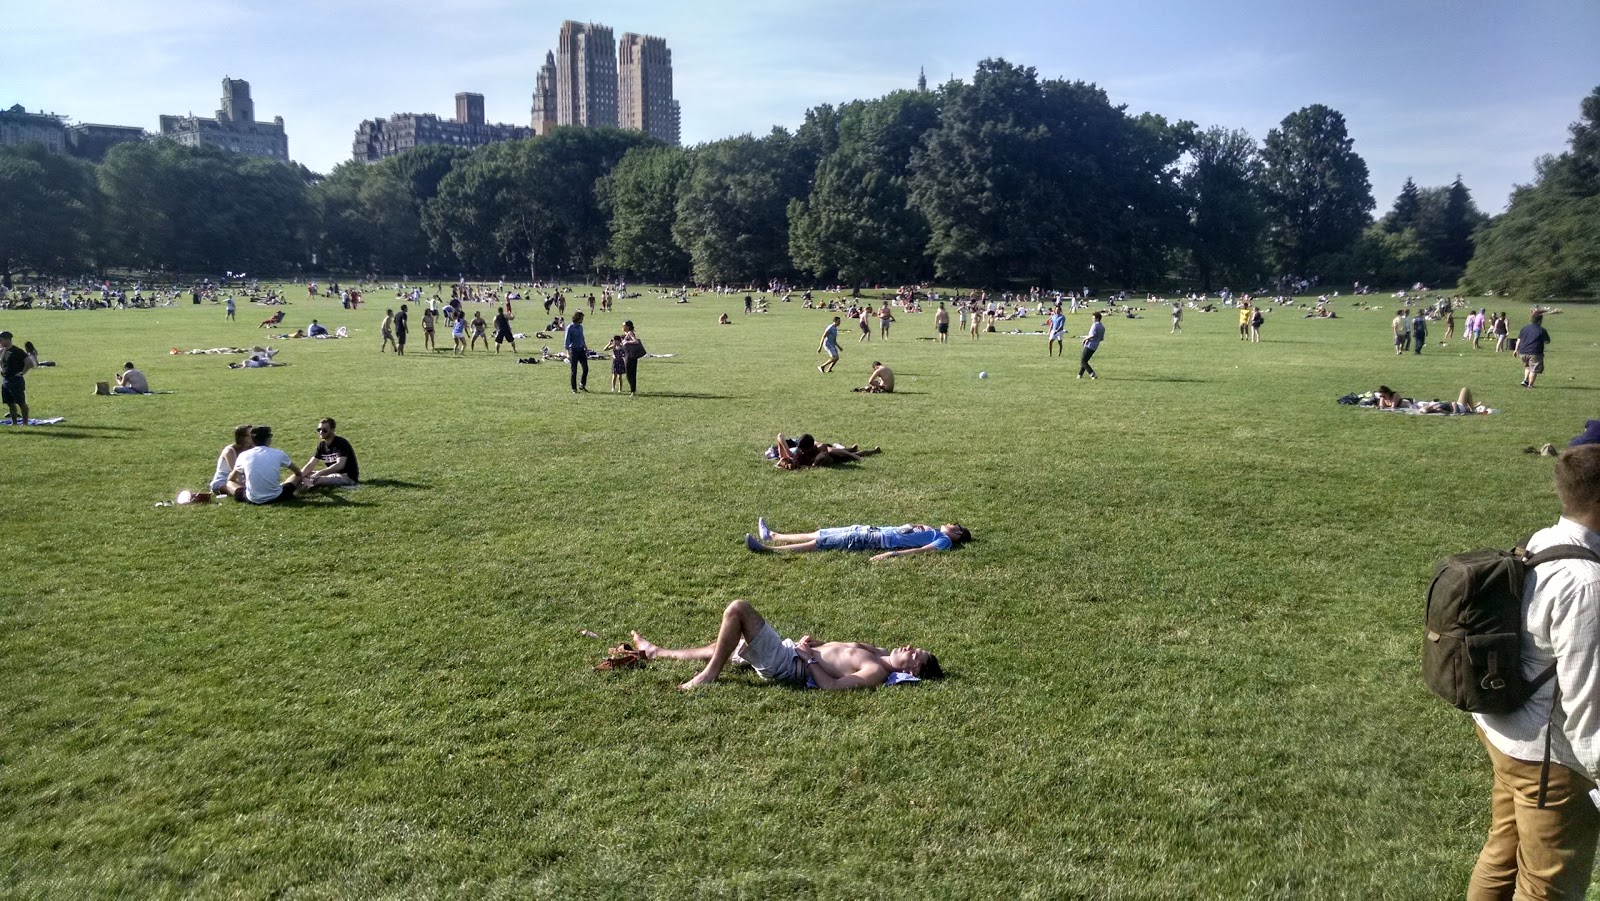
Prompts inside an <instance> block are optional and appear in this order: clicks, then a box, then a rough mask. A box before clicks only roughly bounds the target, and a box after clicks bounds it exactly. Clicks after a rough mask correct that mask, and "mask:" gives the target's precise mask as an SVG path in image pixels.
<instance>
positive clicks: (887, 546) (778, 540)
mask: <svg viewBox="0 0 1600 901" xmlns="http://www.w3.org/2000/svg"><path fill="white" fill-rule="evenodd" d="M756 529H757V530H758V531H759V532H760V533H761V539H760V540H759V541H758V540H756V537H755V536H754V535H750V534H748V533H747V534H746V535H745V536H744V546H745V547H747V548H749V549H750V550H752V551H754V552H755V553H758V554H769V553H788V554H795V553H805V552H807V551H868V550H882V551H883V553H881V554H874V555H873V556H872V557H871V558H870V559H871V560H872V562H874V563H876V562H878V561H880V560H887V559H889V558H890V557H904V556H906V555H907V554H920V553H924V552H927V551H948V550H950V549H951V548H953V547H955V546H956V545H958V544H961V543H963V542H967V541H971V540H972V533H971V532H969V531H968V530H967V527H966V526H963V525H961V524H960V523H954V522H947V523H945V524H944V525H942V526H939V527H938V528H934V527H933V526H925V525H922V524H921V523H906V524H905V525H903V526H842V527H839V528H835V529H818V530H817V531H815V532H774V531H773V530H772V529H769V528H767V520H766V519H765V518H764V517H763V518H761V519H757V520H756Z"/></svg>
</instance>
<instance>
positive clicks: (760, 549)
mask: <svg viewBox="0 0 1600 901" xmlns="http://www.w3.org/2000/svg"><path fill="white" fill-rule="evenodd" d="M744 546H745V547H747V548H749V549H750V550H752V551H754V552H755V553H757V554H766V553H769V552H770V551H771V548H768V547H765V546H763V545H762V544H761V542H759V541H757V540H756V536H754V535H751V534H750V533H749V532H746V533H744Z"/></svg>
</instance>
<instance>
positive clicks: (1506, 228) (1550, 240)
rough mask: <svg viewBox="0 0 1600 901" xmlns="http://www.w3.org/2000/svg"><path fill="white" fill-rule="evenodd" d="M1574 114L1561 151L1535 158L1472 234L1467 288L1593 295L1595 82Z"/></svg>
mask: <svg viewBox="0 0 1600 901" xmlns="http://www.w3.org/2000/svg"><path fill="white" fill-rule="evenodd" d="M1580 115H1581V118H1580V119H1579V120H1578V121H1577V122H1575V123H1573V124H1572V126H1571V127H1570V129H1569V131H1570V133H1571V135H1572V137H1571V141H1570V145H1569V147H1568V149H1567V151H1566V152H1564V153H1562V154H1561V155H1559V156H1546V157H1543V158H1541V159H1540V160H1538V161H1537V164H1536V176H1535V179H1534V182H1533V184H1531V185H1522V186H1519V187H1517V189H1516V190H1515V191H1513V192H1512V195H1511V205H1510V206H1509V207H1508V208H1507V209H1506V211H1505V213H1503V214H1501V215H1500V216H1498V217H1496V218H1495V219H1493V220H1491V221H1490V222H1489V223H1488V224H1487V225H1485V226H1484V227H1483V228H1481V229H1480V230H1479V231H1478V232H1477V233H1476V234H1475V235H1474V244H1475V253H1474V254H1473V256H1472V261H1471V262H1470V263H1469V264H1468V265H1467V274H1466V276H1465V278H1464V279H1463V284H1464V285H1465V286H1466V287H1467V288H1468V289H1470V290H1475V291H1487V290H1496V291H1507V292H1511V293H1513V294H1518V295H1522V296H1524V297H1530V298H1539V299H1542V298H1546V297H1574V298H1577V297H1585V298H1587V297H1600V87H1597V88H1595V89H1594V90H1593V91H1592V92H1590V94H1589V96H1587V97H1585V98H1584V99H1583V102H1582V104H1581V106H1580Z"/></svg>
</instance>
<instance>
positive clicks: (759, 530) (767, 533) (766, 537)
mask: <svg viewBox="0 0 1600 901" xmlns="http://www.w3.org/2000/svg"><path fill="white" fill-rule="evenodd" d="M756 534H757V535H760V536H761V540H762V541H771V540H772V530H771V529H769V528H767V518H766V517H765V516H757V517H756Z"/></svg>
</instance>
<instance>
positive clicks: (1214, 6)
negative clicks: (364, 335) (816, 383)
mask: <svg viewBox="0 0 1600 901" xmlns="http://www.w3.org/2000/svg"><path fill="white" fill-rule="evenodd" d="M564 19H578V20H583V21H594V22H600V23H603V24H606V25H610V26H611V27H612V28H613V29H614V30H615V31H616V33H617V34H619V35H620V34H621V33H622V32H624V31H637V32H643V33H648V34H655V35H660V36H662V37H664V38H666V40H667V45H668V47H670V48H671V49H672V53H673V64H674V76H675V81H676V95H677V98H678V100H679V102H680V103H681V104H682V106H683V137H684V141H685V143H689V144H692V143H698V142H702V141H711V140H716V139H718V138H723V137H727V136H730V135H736V134H741V133H745V132H751V133H755V134H761V133H764V132H766V131H767V130H769V129H770V128H771V127H772V126H773V125H782V126H785V127H788V128H794V127H795V126H797V125H798V124H799V123H800V121H801V119H802V118H803V117H804V115H805V111H806V109H808V108H810V107H813V106H816V105H819V104H823V103H840V102H843V101H848V100H852V99H863V98H870V97H877V96H881V95H882V94H884V93H887V92H889V91H891V90H895V89H897V88H904V87H910V86H912V85H913V83H914V82H915V80H916V77H917V71H918V68H919V67H925V68H926V69H927V73H928V80H929V82H930V84H935V85H937V84H939V83H941V82H943V81H945V80H947V79H949V78H951V77H955V78H960V79H968V80H970V78H971V77H972V72H973V70H974V68H975V67H976V64H977V62H978V61H979V60H981V59H984V58H986V57H1004V58H1006V59H1008V60H1010V61H1012V62H1015V63H1019V64H1023V65H1028V66H1033V67H1034V68H1036V69H1037V70H1038V71H1039V74H1040V75H1041V76H1042V77H1046V78H1068V79H1082V80H1085V81H1091V82H1095V83H1097V84H1099V85H1100V86H1101V87H1103V88H1105V89H1106V91H1107V93H1108V94H1109V95H1110V96H1111V99H1112V101H1113V102H1116V103H1122V104H1126V105H1127V106H1128V109H1129V111H1130V112H1132V113H1139V112H1146V111H1148V112H1155V113H1160V114H1162V115H1164V116H1166V117H1167V118H1169V119H1174V120H1175V119H1189V120H1192V121H1194V122H1197V123H1199V124H1200V125H1202V126H1210V125H1224V126H1228V127H1231V128H1243V129H1246V130H1247V131H1249V132H1250V133H1251V134H1252V135H1253V136H1254V137H1255V138H1256V139H1257V140H1258V141H1259V140H1261V139H1263V138H1264V137H1265V136H1266V133H1267V131H1268V130H1269V129H1271V128H1272V127H1273V126H1275V125H1276V124H1277V123H1278V122H1279V121H1280V120H1281V119H1282V118H1283V117H1284V116H1285V115H1287V114H1289V113H1290V112H1293V111H1294V110H1296V109H1299V108H1300V107H1302V106H1306V105H1309V104H1312V103H1323V104H1327V105H1328V106H1331V107H1333V108H1335V109H1337V110H1339V111H1340V112H1342V113H1344V115H1345V118H1346V120H1347V122H1348V123H1349V127H1350V134H1351V137H1353V138H1354V139H1355V149H1356V152H1357V153H1359V154H1361V156H1362V157H1363V158H1364V159H1365V160H1366V161H1367V165H1368V167H1369V168H1370V169H1371V171H1372V183H1373V194H1374V196H1375V198H1376V199H1377V202H1378V212H1380V213H1381V212H1382V211H1383V210H1384V209H1386V208H1387V207H1388V206H1389V205H1390V204H1391V203H1392V202H1393V200H1394V196H1395V194H1396V193H1398V191H1399V189H1400V185H1401V183H1402V182H1404V180H1405V179H1406V177H1407V176H1411V177H1413V178H1415V179H1416V181H1417V183H1418V184H1419V185H1423V186H1430V185H1443V184H1448V183H1449V182H1450V181H1451V180H1452V179H1454V178H1455V176H1456V174H1457V173H1460V174H1461V176H1462V177H1463V178H1464V179H1465V181H1466V183H1467V185H1468V186H1469V187H1470V188H1471V189H1472V191H1473V195H1474V197H1475V198H1476V200H1477V201H1478V205H1479V206H1480V207H1481V208H1483V209H1484V210H1485V211H1486V212H1490V213H1494V212H1499V211H1500V210H1501V209H1502V208H1503V207H1504V205H1505V202H1506V199H1507V195H1508V193H1509V192H1510V190H1511V187H1512V185H1513V184H1516V183H1526V182H1528V181H1530V180H1531V179H1532V178H1533V161H1534V159H1535V157H1537V156H1539V155H1540V154H1544V153H1556V152H1559V151H1561V150H1563V149H1564V148H1565V146H1566V139H1567V131H1566V129H1567V125H1568V124H1569V123H1571V122H1572V121H1573V120H1574V119H1576V118H1577V115H1578V103H1579V101H1580V100H1581V99H1582V98H1583V97H1584V96H1585V95H1587V94H1588V93H1589V92H1590V91H1591V90H1593V89H1594V88H1595V87H1596V86H1597V85H1600V51H1597V50H1596V43H1595V38H1596V37H1597V36H1600V3H1597V2H1595V0H1516V2H1502V0H1390V2H1380V0H1343V2H1328V3H1319V2H1304V3H1297V2H1284V0H1270V2H1269V0H1213V2H1209V3H1199V2H1177V0H1167V2H1144V0H1123V2H1119V3H1106V2H1085V0H1056V2H1047V3H1022V2H1015V0H987V2H981V3H972V2H957V0H879V2H860V0H856V2H846V0H807V2H804V3H801V2H791V0H774V2H763V0H744V2H731V0H707V2H699V3H679V2H672V0H656V2H651V3H644V2H638V0H606V2H594V3H589V4H554V3H548V2H544V0H447V2H439V0H389V2H381V0H322V2H317V3H313V2H306V0H277V2H263V0H11V2H10V3H8V4H7V8H6V14H5V20H6V27H5V29H4V47H5V52H4V53H3V54H0V106H4V107H9V106H11V105H12V104H15V103H21V104H22V105H23V106H24V107H26V108H27V109H29V110H35V111H36V110H41V109H42V110H46V111H49V112H54V113H60V114H62V115H66V116H68V117H70V118H71V119H72V120H74V121H82V122H104V123H111V124H122V125H138V126H142V127H144V128H147V129H149V130H152V131H154V130H155V129H156V128H157V117H158V116H159V115H161V114H162V113H190V112H192V113H194V114H196V115H203V116H210V115H214V110H215V109H216V108H217V106H218V103H219V98H220V96H221V81H222V78H223V76H225V75H227V76H232V77H234V78H243V79H246V80H248V81H249V82H250V84H251V92H252V95H253V97H254V99H255V101H256V114H257V116H258V117H259V118H264V119H270V118H271V117H273V116H275V115H281V116H283V117H284V120H285V124H286V127H287V129H288V132H289V153H290V155H291V156H292V157H293V158H295V159H296V160H298V161H300V162H302V163H305V164H306V165H307V166H309V167H310V168H312V169H314V170H316V171H320V172H326V171H328V170H330V169H332V168H333V167H334V166H335V165H337V164H338V163H340V162H342V161H344V160H345V159H348V158H349V155H350V143H351V139H352V136H353V134H354V132H355V129H356V126H357V125H358V124H359V123H360V122H361V120H363V119H369V118H375V117H380V116H387V115H389V114H391V113H396V112H435V113H438V114H440V115H442V116H445V117H447V118H448V117H449V116H450V115H452V114H453V112H454V99H453V98H454V96H455V93H456V92H457V91H473V92H476V93H480V94H483V95H484V96H485V98H486V106H487V110H488V115H489V118H490V120H491V121H499V122H512V123H516V124H527V120H528V112H529V105H530V95H531V92H532V89H533V80H534V74H535V72H536V71H537V69H538V66H539V65H540V64H541V63H542V62H543V60H544V55H545V52H546V51H547V50H550V49H553V48H554V46H555V42H556V34H557V31H558V29H559V28H560V25H561V22H562V20H564Z"/></svg>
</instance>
